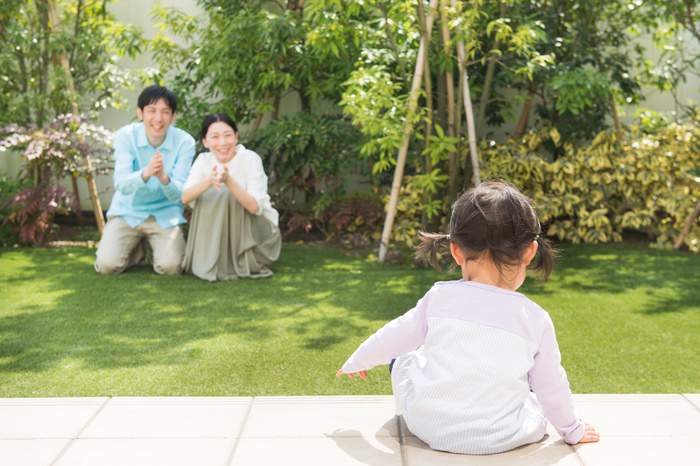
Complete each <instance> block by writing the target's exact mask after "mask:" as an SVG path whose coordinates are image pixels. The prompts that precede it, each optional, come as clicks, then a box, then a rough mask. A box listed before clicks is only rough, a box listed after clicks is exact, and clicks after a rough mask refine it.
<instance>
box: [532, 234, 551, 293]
mask: <svg viewBox="0 0 700 466" xmlns="http://www.w3.org/2000/svg"><path fill="white" fill-rule="evenodd" d="M535 241H537V244H538V245H539V248H538V249H537V260H536V261H535V263H534V264H533V263H531V264H530V265H529V266H528V268H529V269H530V270H534V271H535V272H536V273H538V274H539V275H540V280H541V281H542V282H546V281H547V279H548V278H549V275H550V274H551V273H552V270H554V260H555V259H556V257H557V255H558V252H557V250H556V249H554V248H553V247H552V245H551V244H549V241H547V240H546V239H544V238H541V237H540V235H537V236H536V237H535Z"/></svg>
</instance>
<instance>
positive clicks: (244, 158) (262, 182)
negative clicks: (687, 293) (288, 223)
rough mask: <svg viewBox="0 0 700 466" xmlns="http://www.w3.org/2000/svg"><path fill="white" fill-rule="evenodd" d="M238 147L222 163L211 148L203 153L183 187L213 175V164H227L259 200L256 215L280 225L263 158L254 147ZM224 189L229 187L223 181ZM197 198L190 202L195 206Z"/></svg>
mask: <svg viewBox="0 0 700 466" xmlns="http://www.w3.org/2000/svg"><path fill="white" fill-rule="evenodd" d="M237 147H238V149H237V151H236V155H235V156H234V157H233V158H232V159H231V160H229V161H228V162H227V163H225V164H221V163H219V162H218V161H217V160H216V156H215V155H214V154H212V153H211V152H203V153H201V154H199V157H197V160H195V161H194V163H193V164H192V168H191V169H190V174H189V176H188V177H187V181H186V182H185V186H184V188H183V191H184V190H185V189H187V188H190V187H192V186H194V185H195V184H197V183H198V182H200V181H202V180H203V179H205V178H207V177H209V174H210V173H211V170H212V168H213V167H215V166H217V165H218V166H222V165H223V166H226V168H227V169H228V174H229V176H231V177H233V179H234V180H235V181H236V183H238V184H239V185H240V186H241V187H242V188H243V189H245V190H246V192H247V193H248V194H250V195H251V196H253V197H254V198H255V200H256V201H257V203H258V211H257V212H255V215H262V216H264V217H265V218H267V219H268V220H270V221H271V222H272V223H273V224H275V226H277V225H278V224H279V214H278V213H277V211H276V210H275V209H274V208H273V207H272V203H271V202H270V195H269V194H267V175H265V170H263V164H262V159H261V158H260V156H259V155H258V154H256V153H255V152H253V151H252V150H248V149H246V148H245V147H244V146H243V144H239V145H238V146H237ZM219 170H221V168H219ZM221 189H226V190H228V188H227V187H226V186H225V185H224V184H223V183H222V184H221ZM196 202H197V199H195V200H194V201H192V202H190V203H189V206H190V207H192V208H194V206H195V204H196Z"/></svg>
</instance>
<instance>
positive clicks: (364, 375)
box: [335, 369, 367, 380]
mask: <svg viewBox="0 0 700 466" xmlns="http://www.w3.org/2000/svg"><path fill="white" fill-rule="evenodd" d="M343 374H344V372H343V369H338V372H336V373H335V376H336V377H340V376H341V375H343ZM354 375H355V374H354V373H352V372H350V373H349V374H348V377H350V378H351V379H352V378H353V377H354ZM357 375H359V376H360V378H361V379H362V380H364V379H366V378H367V371H360V372H358V373H357Z"/></svg>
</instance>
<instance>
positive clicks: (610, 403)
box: [574, 395, 700, 437]
mask: <svg viewBox="0 0 700 466" xmlns="http://www.w3.org/2000/svg"><path fill="white" fill-rule="evenodd" d="M574 403H575V405H576V409H577V412H578V414H579V416H581V418H582V419H583V420H584V421H586V422H588V423H589V424H591V425H592V426H593V427H595V429H596V430H597V431H598V432H600V435H601V437H604V436H609V435H687V434H688V433H689V432H697V431H698V426H699V425H700V411H699V410H698V409H696V408H695V407H694V406H693V405H692V404H691V403H689V402H688V400H687V399H685V398H684V397H683V396H682V395H574Z"/></svg>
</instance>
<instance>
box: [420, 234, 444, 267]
mask: <svg viewBox="0 0 700 466" xmlns="http://www.w3.org/2000/svg"><path fill="white" fill-rule="evenodd" d="M419 234H420V244H419V245H418V247H417V248H416V255H415V257H416V259H420V258H422V257H425V256H427V257H428V262H429V263H430V265H432V266H433V267H435V268H436V269H437V270H439V271H440V272H443V270H442V268H441V267H440V261H439V260H438V251H439V250H440V247H441V246H443V245H444V243H445V241H449V240H450V235H443V234H440V233H426V232H424V231H421V232H419ZM448 244H449V243H448Z"/></svg>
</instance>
